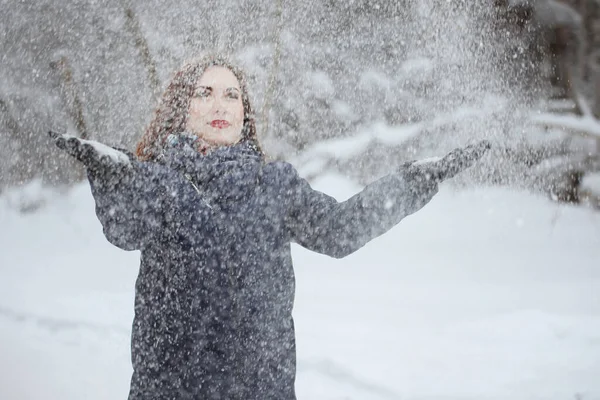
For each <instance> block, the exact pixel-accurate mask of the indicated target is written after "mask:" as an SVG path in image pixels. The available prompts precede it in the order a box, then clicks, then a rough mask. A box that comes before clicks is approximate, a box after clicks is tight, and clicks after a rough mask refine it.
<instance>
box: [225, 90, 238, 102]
mask: <svg viewBox="0 0 600 400" xmlns="http://www.w3.org/2000/svg"><path fill="white" fill-rule="evenodd" d="M227 98H229V99H233V100H237V99H239V98H240V95H239V94H238V93H237V92H233V91H231V92H227Z"/></svg>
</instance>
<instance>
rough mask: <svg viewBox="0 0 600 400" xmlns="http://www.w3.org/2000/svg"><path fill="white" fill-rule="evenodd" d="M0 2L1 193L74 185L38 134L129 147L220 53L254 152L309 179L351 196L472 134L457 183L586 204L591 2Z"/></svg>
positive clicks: (595, 21)
mask: <svg viewBox="0 0 600 400" xmlns="http://www.w3.org/2000/svg"><path fill="white" fill-rule="evenodd" d="M1 4H2V9H3V10H4V16H3V17H2V24H1V27H0V29H1V35H2V41H1V42H0V46H1V47H0V51H1V54H2V57H1V61H0V62H1V66H2V67H1V68H0V188H2V189H6V188H7V187H9V186H13V185H22V184H24V183H27V182H31V181H32V180H35V179H40V180H41V181H42V182H44V183H49V184H52V185H57V184H65V183H72V182H74V181H76V180H80V179H81V178H82V170H81V168H80V166H78V165H77V164H76V163H73V162H72V161H71V160H68V159H67V157H65V156H64V155H61V154H60V153H59V152H57V151H55V149H54V148H53V147H52V146H51V145H50V142H49V140H48V139H47V137H46V132H47V131H48V130H49V129H54V130H57V131H62V132H69V133H71V134H75V135H78V136H81V137H87V138H91V139H95V140H99V141H102V142H104V143H108V144H111V145H118V146H124V147H127V148H130V149H133V147H134V145H135V143H136V141H137V140H138V139H139V137H140V135H141V134H142V132H143V131H144V129H145V127H146V125H147V124H148V123H149V121H150V119H151V117H152V112H153V110H154V108H155V106H156V104H157V101H158V98H159V96H160V93H161V92H162V90H163V89H164V87H165V86H166V84H167V83H168V80H169V79H170V77H171V74H172V73H173V72H174V71H175V70H176V69H177V68H179V67H180V66H181V65H182V64H183V63H184V62H185V61H186V60H188V59H191V58H194V57H197V56H200V55H202V54H206V53H208V52H220V53H224V54H227V55H230V56H231V57H232V58H233V59H234V60H235V61H236V62H237V63H238V64H240V65H241V66H242V67H243V68H244V69H245V70H246V71H247V74H248V76H249V81H250V89H251V92H252V93H251V94H252V99H253V103H254V108H255V110H256V118H257V121H258V125H259V126H258V127H259V132H260V139H261V141H262V142H263V146H264V147H265V149H266V150H267V152H268V153H269V155H270V156H271V157H272V158H274V159H288V160H291V159H295V160H297V165H298V166H306V170H305V171H306V176H307V177H309V178H311V179H312V178H313V177H314V176H316V175H318V174H320V173H322V172H325V171H328V170H332V169H336V170H340V171H343V173H344V174H345V175H347V176H350V177H352V178H353V179H357V180H358V181H360V182H362V183H365V182H368V181H370V180H372V179H373V178H374V177H376V176H379V175H381V174H383V173H385V172H386V171H388V170H389V169H390V167H393V166H394V165H397V164H399V163H401V162H403V161H406V160H411V159H415V158H422V157H428V156H431V155H442V154H444V153H445V152H447V151H449V150H450V149H452V148H454V147H456V146H461V145H464V144H466V143H469V142H473V141H476V140H479V139H483V138H486V139H489V140H492V141H494V142H495V143H496V144H497V146H496V147H495V151H496V154H495V155H494V156H493V157H490V158H489V159H488V162H487V163H485V165H482V166H480V167H479V168H478V170H477V171H476V173H475V172H474V173H473V174H471V175H473V176H472V178H474V179H479V180H480V181H485V182H488V183H495V184H508V185H520V186H523V187H527V188H531V189H534V190H538V191H542V192H544V193H546V194H548V195H549V196H551V197H552V198H554V199H556V200H559V201H567V202H574V203H585V204H587V205H592V206H594V207H598V194H597V192H596V193H595V194H594V193H593V191H592V190H591V189H593V187H594V186H595V185H594V179H593V174H594V173H595V172H597V171H598V170H599V169H600V167H599V161H598V159H599V152H600V123H599V122H598V119H597V118H598V117H599V116H600V67H599V65H600V64H599V62H600V5H599V4H598V2H597V1H595V0H535V1H526V0H523V1H520V0H506V1H501V0H495V1H480V2H472V1H452V2H448V1H433V0H430V1H415V0H398V1H367V0H353V1H336V0H329V1H323V2H321V1H315V2H286V1H284V0H269V1H263V0H257V1H227V0H218V1H217V0H208V1H203V2H196V1H189V2H188V1H179V2H177V3H173V2H164V1H153V0H147V1H144V2H141V1H138V2H135V1H129V0H106V1H101V2H100V1H68V2H66V1H59V0H41V1H35V2H14V1H9V0H2V3H1ZM340 138H345V139H351V143H353V144H354V145H353V149H352V151H350V152H349V153H348V152H346V153H344V154H342V153H343V150H339V148H340V147H341V146H338V142H337V141H336V139H340ZM319 143H321V145H320V146H316V147H315V145H316V144H319ZM336 148H338V150H334V149H336ZM382 160H385V161H386V162H382ZM475 175H476V176H475ZM586 177H587V178H586ZM587 182H590V183H589V184H587ZM25 208H27V206H26V207H25Z"/></svg>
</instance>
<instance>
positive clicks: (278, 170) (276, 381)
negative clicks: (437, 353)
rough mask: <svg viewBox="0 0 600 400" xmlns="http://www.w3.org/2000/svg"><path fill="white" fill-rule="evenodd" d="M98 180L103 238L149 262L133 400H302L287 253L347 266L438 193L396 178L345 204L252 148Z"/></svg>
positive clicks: (170, 157) (139, 297) (138, 312)
mask: <svg viewBox="0 0 600 400" xmlns="http://www.w3.org/2000/svg"><path fill="white" fill-rule="evenodd" d="M89 180H90V183H91V188H92V193H93V195H94V198H95V201H96V213H97V216H98V218H99V220H100V221H101V223H102V225H103V228H104V234H105V236H106V238H107V239H108V240H109V241H110V242H111V243H113V244H114V245H116V246H118V247H120V248H122V249H125V250H140V251H141V265H140V270H139V276H138V278H137V282H136V286H135V317H134V321H133V329H132V341H131V352H132V364H133V376H132V380H131V389H130V393H129V400H150V399H210V400H213V399H215V400H216V399H223V400H225V399H227V400H231V399H245V400H254V399H256V400H258V399H260V400H267V399H273V400H275V399H277V400H291V399H295V394H294V379H295V372H296V349H295V339H294V321H293V319H292V308H293V304H294V291H295V286H294V285H295V283H294V271H293V267H292V258H291V252H290V243H292V242H295V243H298V244H300V245H301V246H303V247H305V248H307V249H310V250H313V251H316V252H319V253H322V254H326V255H329V256H332V257H336V258H341V257H344V256H346V255H348V254H350V253H352V252H354V251H356V250H357V249H359V248H361V247H362V246H363V245H365V244H366V243H367V242H368V241H370V240H371V239H373V238H375V237H377V236H379V235H381V234H383V233H384V232H386V231H387V230H389V229H390V228H391V227H393V226H394V225H395V224H397V223H398V222H399V221H400V220H402V219H403V218H404V217H406V216H407V215H409V214H411V213H414V212H415V211H417V210H419V209H420V208H421V207H422V206H423V205H425V204H426V203H427V202H428V201H429V200H430V199H431V197H432V196H433V195H434V194H435V193H436V191H437V185H435V184H433V185H425V186H423V185H421V186H419V187H420V189H419V191H418V192H416V191H415V190H414V189H413V188H412V186H411V183H410V182H409V180H408V178H407V175H406V174H404V173H403V172H402V170H398V171H397V172H395V173H393V174H390V175H388V176H385V177H383V178H381V179H379V180H378V181H376V182H374V183H372V184H370V185H368V186H367V187H365V188H364V190H362V191H361V192H360V193H358V194H356V195H355V196H353V197H352V198H350V199H348V200H347V201H344V202H338V201H336V200H335V199H334V198H332V197H330V196H328V195H326V194H324V193H321V192H319V191H316V190H313V189H312V188H311V187H310V185H309V184H308V182H307V181H306V180H304V179H302V178H301V177H300V176H298V173H297V172H296V170H295V169H294V168H293V167H292V165H290V164H289V163H285V162H279V161H277V162H268V163H267V162H265V161H264V159H263V157H262V156H261V154H259V153H258V152H257V151H256V150H255V149H254V148H253V147H252V145H250V144H249V143H246V142H244V143H240V144H237V145H234V146H230V147H223V148H219V149H217V150H214V151H213V152H211V153H209V154H208V155H201V154H199V153H197V152H184V151H182V150H180V151H175V152H172V153H170V154H167V155H166V156H165V158H164V159H163V160H162V161H161V162H137V161H135V162H134V163H133V168H132V169H131V171H129V173H127V174H124V176H122V177H120V178H119V179H118V180H117V181H116V182H115V179H110V181H109V180H108V179H107V178H106V177H103V176H98V175H95V174H89Z"/></svg>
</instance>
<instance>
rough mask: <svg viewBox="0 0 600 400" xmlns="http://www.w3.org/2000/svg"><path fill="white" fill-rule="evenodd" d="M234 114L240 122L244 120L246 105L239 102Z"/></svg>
mask: <svg viewBox="0 0 600 400" xmlns="http://www.w3.org/2000/svg"><path fill="white" fill-rule="evenodd" d="M233 115H235V119H236V121H238V122H242V121H243V120H244V106H243V105H242V104H239V105H238V106H236V108H235V109H234V111H233Z"/></svg>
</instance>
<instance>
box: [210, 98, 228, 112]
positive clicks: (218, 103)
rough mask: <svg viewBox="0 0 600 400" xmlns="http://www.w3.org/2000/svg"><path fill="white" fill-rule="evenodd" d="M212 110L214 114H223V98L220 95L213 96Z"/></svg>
mask: <svg viewBox="0 0 600 400" xmlns="http://www.w3.org/2000/svg"><path fill="white" fill-rule="evenodd" d="M212 112H213V113H214V114H224V113H225V107H223V100H222V99H221V98H220V96H215V99H214V101H213V106H212Z"/></svg>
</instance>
